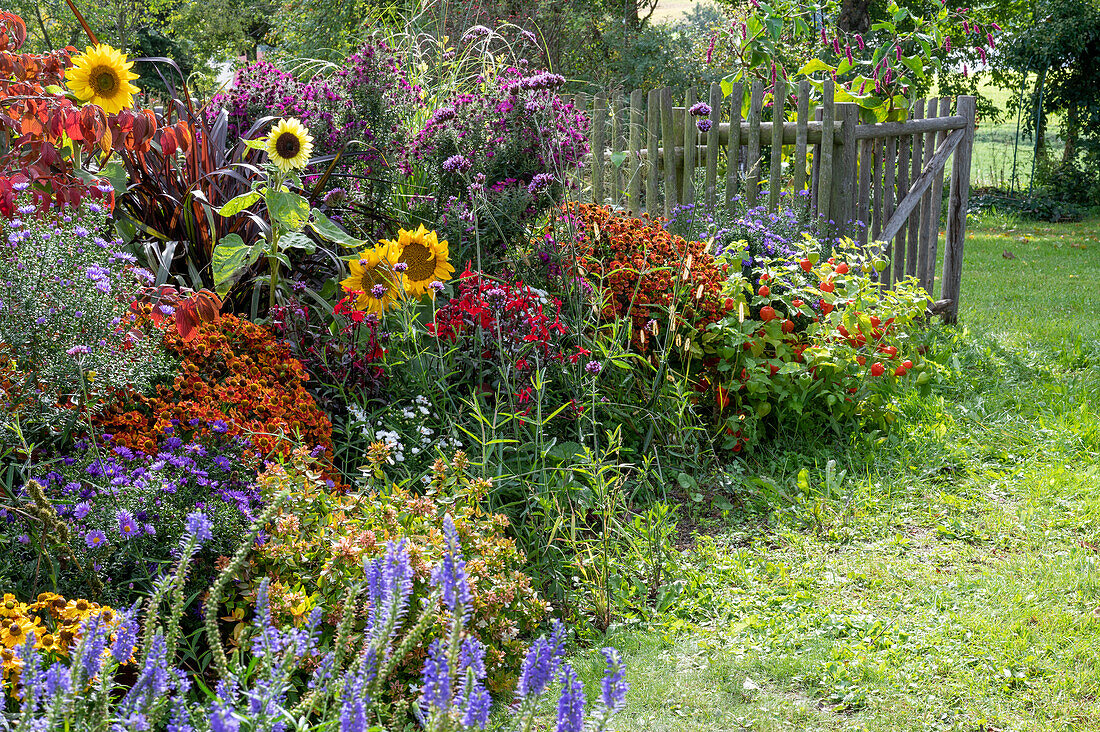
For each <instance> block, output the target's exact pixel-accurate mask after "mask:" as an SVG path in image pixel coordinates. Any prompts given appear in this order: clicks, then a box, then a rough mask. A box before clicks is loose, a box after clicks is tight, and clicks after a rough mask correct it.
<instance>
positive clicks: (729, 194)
mask: <svg viewBox="0 0 1100 732" xmlns="http://www.w3.org/2000/svg"><path fill="white" fill-rule="evenodd" d="M744 94H745V88H744V87H743V86H742V85H741V82H740V81H738V82H737V83H735V84H734V85H733V91H732V92H731V93H730V131H729V139H728V140H727V141H726V211H727V212H729V213H733V199H734V198H736V197H737V190H738V188H739V187H740V185H741V104H742V102H743V101H744V98H745V97H744Z"/></svg>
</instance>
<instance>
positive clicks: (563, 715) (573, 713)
mask: <svg viewBox="0 0 1100 732" xmlns="http://www.w3.org/2000/svg"><path fill="white" fill-rule="evenodd" d="M561 685H562V686H561V696H560V697H558V726H557V732H583V730H584V685H583V684H582V683H581V682H580V679H578V678H577V674H576V672H575V671H573V667H572V666H570V665H569V664H567V663H565V664H562V667H561Z"/></svg>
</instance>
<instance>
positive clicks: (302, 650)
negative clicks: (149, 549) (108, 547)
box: [0, 512, 629, 732]
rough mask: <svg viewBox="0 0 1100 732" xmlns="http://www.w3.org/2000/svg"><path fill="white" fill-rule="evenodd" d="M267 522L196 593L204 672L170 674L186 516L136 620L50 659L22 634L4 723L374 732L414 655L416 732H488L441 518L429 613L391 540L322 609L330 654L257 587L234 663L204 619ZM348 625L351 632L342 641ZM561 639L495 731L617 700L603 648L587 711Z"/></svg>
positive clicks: (95, 622)
mask: <svg viewBox="0 0 1100 732" xmlns="http://www.w3.org/2000/svg"><path fill="white" fill-rule="evenodd" d="M265 518H266V516H265V517H262V518H261V520H260V521H258V522H257V524H256V525H254V526H253V529H252V531H251V532H250V533H249V534H248V535H247V536H246V537H245V541H244V544H243V545H242V547H243V549H242V550H238V552H237V554H236V555H235V556H234V559H233V560H232V561H231V562H230V564H229V566H227V567H226V569H225V570H224V571H223V572H222V574H221V576H219V578H218V581H217V582H216V583H215V585H214V586H213V587H212V588H211V590H210V592H209V593H208V598H209V600H208V604H207V626H206V634H207V640H208V642H209V643H210V645H211V647H213V648H214V649H215V653H214V663H213V664H211V666H210V667H209V668H208V669H206V670H205V671H204V672H196V671H193V670H190V669H184V668H180V667H178V665H177V664H178V661H177V655H179V654H178V651H179V642H180V635H181V634H180V631H181V628H180V618H181V615H182V612H183V607H184V606H183V603H182V598H183V594H184V593H183V586H184V584H185V578H186V576H187V572H188V569H189V566H190V562H191V558H192V557H193V556H194V555H195V553H196V552H197V551H198V548H199V546H200V545H201V544H202V543H203V542H204V541H208V540H209V536H210V533H211V529H210V521H209V519H208V518H207V517H206V515H204V514H203V513H201V512H193V513H191V514H189V515H188V517H187V520H186V524H187V533H185V535H184V536H183V538H182V539H181V540H180V542H179V544H178V546H177V549H176V554H177V556H178V557H179V561H178V563H177V565H176V567H175V571H174V572H172V573H170V574H168V575H166V576H165V580H164V581H163V582H161V583H160V584H159V585H158V587H157V589H156V590H155V591H154V593H153V595H152V596H151V597H150V599H149V602H148V603H147V604H146V605H145V606H144V608H143V609H144V613H141V612H139V610H138V606H137V605H136V604H135V606H134V607H133V608H131V609H130V610H129V611H124V612H119V613H111V614H110V617H109V618H108V619H105V616H104V615H103V614H97V615H95V616H90V617H88V618H87V619H86V620H85V621H84V622H83V624H82V626H81V631H80V642H79V643H78V645H77V646H76V648H75V649H74V650H73V652H72V653H71V654H70V656H69V657H68V658H62V659H58V660H53V661H52V662H51V658H50V656H49V655H48V653H46V652H43V651H40V650H39V649H38V648H36V642H35V641H36V638H35V637H34V634H33V631H32V632H28V633H27V641H26V642H25V643H23V644H21V645H18V646H16V647H15V648H14V649H13V653H14V656H15V657H17V659H18V661H19V664H20V665H21V667H22V668H21V673H20V675H19V679H18V681H17V682H16V683H18V685H19V689H18V692H19V693H18V694H13V695H12V697H11V698H12V699H13V704H12V706H11V708H10V709H4V708H2V707H0V723H2V724H3V726H4V727H5V728H8V727H11V726H12V725H15V728H16V729H24V728H25V727H27V726H26V725H22V724H19V723H20V721H27V720H34V721H41V722H45V724H44V725H42V727H41V728H43V729H52V728H53V727H51V726H50V723H51V721H61V720H63V721H64V723H65V726H66V728H71V729H89V728H97V729H98V728H104V729H134V730H160V729H167V730H171V731H172V732H183V731H184V730H192V729H210V730H216V731H218V732H224V731H228V730H234V731H236V730H240V729H245V728H247V729H250V730H285V729H288V728H291V727H293V728H294V729H298V730H311V731H314V730H315V731H317V732H320V731H321V730H334V729H339V730H340V731H341V732H353V731H363V730H367V729H378V730H380V731H381V730H382V728H381V727H378V726H376V723H377V721H378V720H379V718H380V716H381V715H380V712H382V713H383V714H384V712H385V708H386V701H387V689H388V686H389V684H390V682H391V675H392V674H393V672H394V670H395V669H396V668H398V667H399V665H400V664H402V663H403V662H405V661H406V660H407V659H408V658H409V657H410V656H415V655H420V656H421V657H424V658H426V660H425V662H424V663H423V664H422V671H421V673H420V674H418V676H419V683H418V684H417V686H418V687H419V692H418V695H417V698H416V700H415V702H414V704H415V706H414V713H415V715H416V716H417V717H418V719H419V721H420V723H421V726H422V727H423V728H425V729H430V730H435V731H436V732H450V731H451V730H472V729H482V730H483V729H485V728H486V726H487V725H488V723H489V719H490V715H491V714H492V712H493V709H492V707H493V698H492V697H491V696H490V694H489V690H488V687H487V682H488V681H489V680H490V678H491V677H490V676H489V672H488V668H487V666H486V663H485V661H486V656H485V652H486V647H485V645H484V644H483V643H482V642H481V641H480V640H478V638H477V637H476V636H474V635H473V634H471V632H470V629H471V625H472V622H471V618H470V617H469V615H468V612H467V609H468V607H469V605H470V603H471V598H472V594H471V590H470V581H471V575H472V574H473V573H474V572H473V571H472V568H471V564H470V563H469V562H467V560H466V557H465V556H464V555H463V552H462V550H461V547H460V543H459V538H458V530H457V528H456V526H455V524H454V522H453V521H452V520H451V518H450V516H447V517H445V518H444V520H443V528H442V543H443V552H442V555H441V556H440V558H439V560H438V561H436V562H435V563H434V564H433V566H432V567H430V568H429V570H428V574H429V575H430V580H429V582H428V586H429V588H430V595H429V597H428V602H426V603H423V604H420V603H418V602H415V601H414V595H413V586H414V582H413V577H414V566H415V563H416V561H417V560H416V555H415V553H414V552H415V548H414V547H412V546H411V545H410V543H409V542H407V541H404V540H394V541H389V542H387V543H386V544H385V545H384V546H382V547H381V550H380V552H379V556H378V557H377V558H374V559H370V560H367V561H364V562H363V564H362V566H361V570H360V573H361V575H362V576H363V579H364V580H365V582H364V583H363V584H362V585H358V586H356V587H354V588H352V589H351V590H350V591H349V592H348V593H346V594H345V596H344V598H343V602H342V604H341V606H340V607H338V608H334V609H335V611H336V612H337V613H338V615H339V617H340V623H339V625H340V628H341V631H340V634H339V635H338V637H337V638H336V640H335V641H334V642H332V643H324V642H323V641H322V636H321V634H320V633H319V629H320V624H321V621H322V617H323V615H324V611H323V610H322V608H320V607H317V608H314V609H313V610H312V611H311V612H310V613H309V615H308V617H307V618H305V619H304V621H303V622H301V623H299V624H294V625H290V624H280V623H278V622H277V621H275V620H274V619H273V616H272V613H271V600H270V585H269V584H268V583H267V582H266V581H265V582H262V583H261V584H260V586H259V588H258V591H257V620H256V627H255V632H254V633H253V634H252V636H251V637H250V639H249V640H248V643H247V644H246V645H245V648H246V649H247V650H246V651H244V652H242V654H241V655H240V657H237V656H235V657H234V659H233V660H232V661H230V659H229V657H228V656H227V655H226V654H225V650H224V647H223V646H222V639H221V636H220V634H219V631H218V626H217V619H216V614H213V615H212V614H211V610H215V611H216V608H217V604H218V601H219V594H220V589H221V588H222V587H224V585H225V584H226V583H227V582H228V581H229V577H230V576H231V575H232V574H233V573H234V572H236V571H237V570H238V569H239V568H240V565H239V560H240V558H241V557H242V556H243V551H245V550H247V546H248V545H249V544H250V543H251V541H252V540H253V539H254V538H255V536H256V532H257V531H258V527H259V526H260V525H262V524H263V523H264V519H265ZM364 589H365V591H364ZM164 605H166V606H167V607H164V608H162V606H164ZM164 610H167V612H164ZM357 620H358V624H359V626H360V627H359V628H357V629H356V632H354V633H352V632H351V628H352V626H353V624H354V623H355V621H357ZM433 620H438V621H439V622H441V623H442V626H443V628H444V630H443V633H442V634H441V635H439V636H438V637H436V638H435V639H433V640H431V641H430V642H429V641H428V639H427V638H426V637H425V635H424V633H425V630H426V629H427V628H428V627H429V625H430V623H431V621H433ZM565 642H566V638H565V633H564V631H563V629H562V628H561V627H560V626H556V627H555V628H554V632H553V634H552V635H551V636H550V638H549V639H547V638H545V637H544V638H541V639H539V640H538V641H536V642H535V643H534V644H533V645H531V646H530V648H529V649H528V650H527V651H526V653H525V655H524V658H523V661H522V663H521V667H522V670H521V672H520V675H519V680H518V683H517V684H516V685H515V691H514V692H511V693H509V694H507V695H505V696H504V701H503V703H508V702H509V701H510V702H511V704H510V706H509V708H508V710H507V711H506V712H504V713H502V714H498V715H497V716H496V717H495V719H497V720H499V721H507V722H508V725H507V726H508V728H509V729H515V730H527V729H531V728H532V725H533V723H534V718H535V714H536V713H537V711H538V710H539V708H540V707H541V706H542V703H541V700H542V698H543V697H545V696H546V695H547V693H548V692H551V693H553V692H554V690H555V689H557V721H556V725H555V726H554V729H555V730H556V732H582V730H591V731H592V732H603V731H604V730H606V729H607V727H608V724H609V722H610V721H611V719H612V717H613V716H614V715H615V714H616V713H617V712H618V711H621V709H622V707H623V706H624V703H625V698H626V694H627V692H628V690H629V686H628V684H627V683H626V681H625V679H624V671H623V664H622V661H621V659H620V658H619V655H618V652H617V651H615V650H614V649H612V648H605V649H603V651H602V654H603V657H604V660H605V662H606V670H605V672H604V678H603V682H602V684H601V689H600V694H599V696H598V697H596V698H595V699H594V700H593V701H591V702H590V701H589V700H588V699H587V698H586V696H585V693H584V687H583V685H582V684H581V683H580V681H579V680H578V678H577V674H576V672H575V671H574V670H573V668H572V666H571V665H570V664H569V663H568V662H567V661H566V660H565V647H566V646H565ZM425 646H427V649H426V651H425ZM124 665H125V669H124V668H123V667H124ZM200 673H201V676H200V675H199V674H200ZM210 689H212V691H211V690H210ZM242 720H245V721H246V724H247V727H242V725H241V722H242ZM35 728H36V729H37V728H38V727H35Z"/></svg>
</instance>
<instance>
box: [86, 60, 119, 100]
mask: <svg viewBox="0 0 1100 732" xmlns="http://www.w3.org/2000/svg"><path fill="white" fill-rule="evenodd" d="M91 78H92V79H93V80H94V83H95V89H96V91H97V92H99V94H101V95H103V94H110V93H111V92H113V91H114V90H115V89H117V88H118V76H117V75H116V74H115V72H114V69H109V68H107V67H105V66H100V67H98V68H96V69H95V70H94V71H92V73H91Z"/></svg>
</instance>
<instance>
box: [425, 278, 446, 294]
mask: <svg viewBox="0 0 1100 732" xmlns="http://www.w3.org/2000/svg"><path fill="white" fill-rule="evenodd" d="M428 287H430V288H432V289H433V290H435V291H436V292H441V291H442V290H443V283H442V282H440V281H439V280H432V283H431V284H430V285H428Z"/></svg>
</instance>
